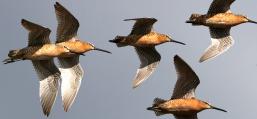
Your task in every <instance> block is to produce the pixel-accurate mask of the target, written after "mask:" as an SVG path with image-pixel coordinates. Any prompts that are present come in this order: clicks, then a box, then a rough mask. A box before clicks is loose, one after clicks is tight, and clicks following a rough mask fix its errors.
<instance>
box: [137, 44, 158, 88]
mask: <svg viewBox="0 0 257 119" xmlns="http://www.w3.org/2000/svg"><path fill="white" fill-rule="evenodd" d="M135 49H136V52H137V54H138V57H139V59H140V62H141V65H140V68H139V69H138V70H137V73H136V76H135V78H134V80H133V88H136V87H137V86H139V85H140V84H141V83H142V82H143V81H145V80H146V79H147V78H148V77H149V76H150V75H151V74H152V73H153V72H154V70H155V69H156V67H157V65H158V64H159V62H160V60H161V55H160V54H159V53H158V52H157V51H156V49H155V48H154V47H144V48H143V47H135Z"/></svg>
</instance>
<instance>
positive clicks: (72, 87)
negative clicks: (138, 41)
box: [54, 2, 111, 112]
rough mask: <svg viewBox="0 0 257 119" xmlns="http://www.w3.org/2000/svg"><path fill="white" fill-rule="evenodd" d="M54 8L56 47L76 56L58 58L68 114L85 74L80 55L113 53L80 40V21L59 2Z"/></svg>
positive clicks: (64, 102) (64, 104)
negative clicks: (94, 51) (96, 51)
mask: <svg viewBox="0 0 257 119" xmlns="http://www.w3.org/2000/svg"><path fill="white" fill-rule="evenodd" d="M54 7H55V13H56V17H57V21H58V27H57V41H56V45H60V46H64V47H65V48H67V49H68V50H69V51H70V52H72V53H73V54H75V55H73V56H72V57H58V60H59V63H60V68H59V69H60V71H61V77H62V85H61V92H62V101H63V107H64V110H65V111H66V112H67V111H68V110H69V108H70V107H71V105H72V103H73V102H74V100H75V97H76V95H77V93H78V90H79V87H80V84H81V80H82V77H83V74H84V71H83V69H82V67H81V65H80V64H79V55H80V54H83V53H84V52H87V51H90V50H99V51H103V52H107V53H111V52H109V51H106V50H102V49H99V48H96V47H95V46H94V45H92V44H90V43H88V42H84V41H82V40H81V39H79V38H78V37H77V31H78V28H79V22H78V20H77V19H76V18H75V17H74V16H73V15H72V14H71V13H70V12H69V11H68V10H67V9H66V8H64V7H63V6H62V5H61V4H59V3H58V2H56V4H55V5H54Z"/></svg>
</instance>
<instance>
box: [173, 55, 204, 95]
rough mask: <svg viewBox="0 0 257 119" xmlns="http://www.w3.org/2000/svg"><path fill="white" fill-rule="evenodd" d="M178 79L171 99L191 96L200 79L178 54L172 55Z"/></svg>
mask: <svg viewBox="0 0 257 119" xmlns="http://www.w3.org/2000/svg"><path fill="white" fill-rule="evenodd" d="M174 63H175V68H176V71H177V75H178V79H177V82H176V85H175V88H174V90H173V95H172V96H171V99H179V98H193V97H195V89H196V87H197V86H198V85H199V83H200V80H199V78H198V76H197V75H196V73H195V72H194V71H193V69H191V67H190V66H189V65H188V64H187V63H186V62H185V61H184V60H183V59H181V58H180V57H179V56H178V55H176V56H175V57H174Z"/></svg>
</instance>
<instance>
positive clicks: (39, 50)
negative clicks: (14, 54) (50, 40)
mask: <svg viewBox="0 0 257 119" xmlns="http://www.w3.org/2000/svg"><path fill="white" fill-rule="evenodd" d="M22 51H23V52H24V54H25V56H24V57H25V58H27V59H31V60H42V59H49V58H53V57H58V56H60V55H61V54H63V53H65V52H68V51H67V50H66V49H65V48H63V47H60V46H57V45H55V44H45V45H42V46H31V47H27V48H24V49H23V50H22Z"/></svg>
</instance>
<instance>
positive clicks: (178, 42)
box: [170, 40, 186, 45]
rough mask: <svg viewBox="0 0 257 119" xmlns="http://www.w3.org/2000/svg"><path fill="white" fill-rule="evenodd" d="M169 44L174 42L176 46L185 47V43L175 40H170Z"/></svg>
mask: <svg viewBox="0 0 257 119" xmlns="http://www.w3.org/2000/svg"><path fill="white" fill-rule="evenodd" d="M170 42H174V43H178V44H182V45H186V44H185V43H183V42H180V41H176V40H170Z"/></svg>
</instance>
